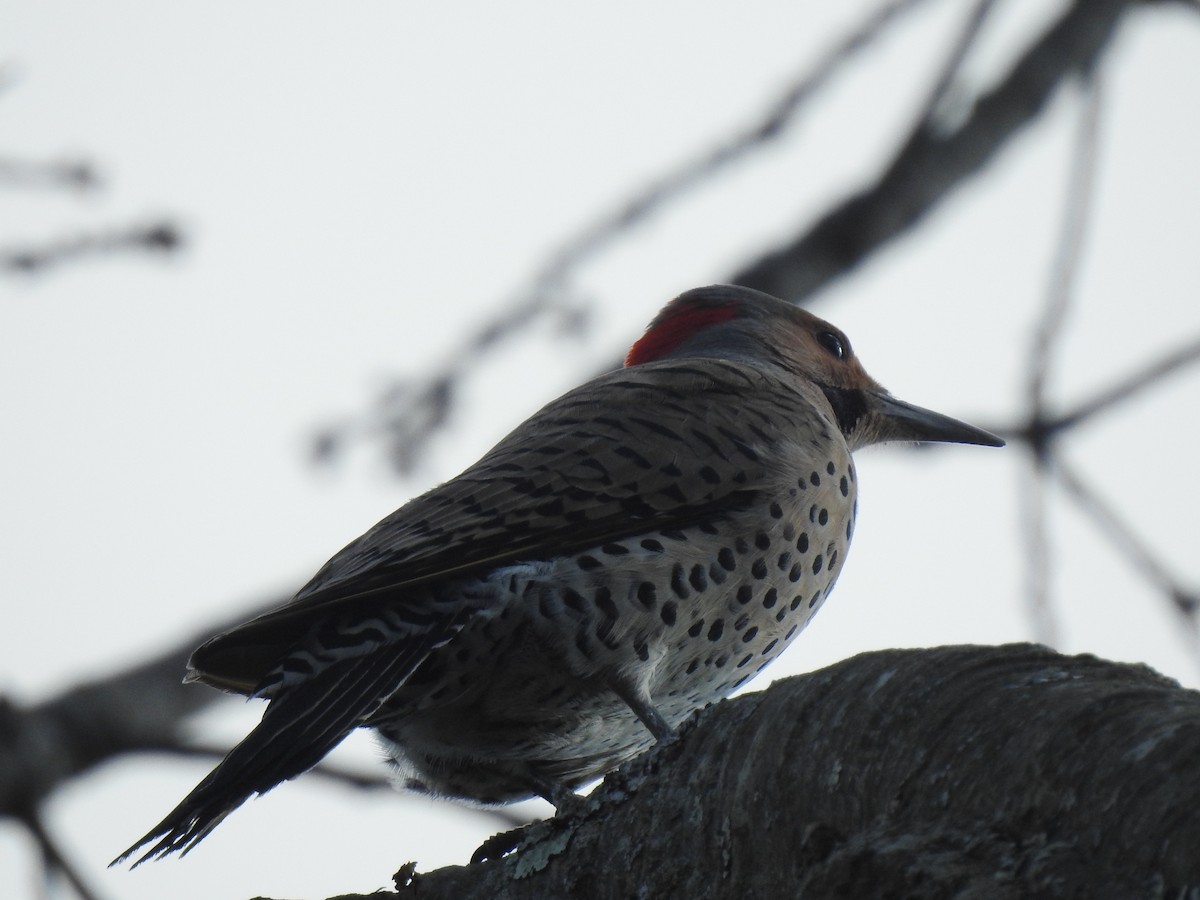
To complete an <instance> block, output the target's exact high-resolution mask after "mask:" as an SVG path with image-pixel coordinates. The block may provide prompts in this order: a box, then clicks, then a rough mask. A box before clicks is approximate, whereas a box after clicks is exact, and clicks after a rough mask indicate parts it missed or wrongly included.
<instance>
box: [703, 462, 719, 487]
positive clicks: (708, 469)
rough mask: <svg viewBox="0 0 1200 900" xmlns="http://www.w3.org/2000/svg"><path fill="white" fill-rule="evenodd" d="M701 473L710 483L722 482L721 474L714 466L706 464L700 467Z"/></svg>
mask: <svg viewBox="0 0 1200 900" xmlns="http://www.w3.org/2000/svg"><path fill="white" fill-rule="evenodd" d="M699 475H700V477H701V478H703V479H704V480H705V481H707V482H708V483H709V484H720V483H721V476H720V475H718V474H717V470H716V469H714V468H713V467H712V466H704V467H703V468H702V469H700V472H699Z"/></svg>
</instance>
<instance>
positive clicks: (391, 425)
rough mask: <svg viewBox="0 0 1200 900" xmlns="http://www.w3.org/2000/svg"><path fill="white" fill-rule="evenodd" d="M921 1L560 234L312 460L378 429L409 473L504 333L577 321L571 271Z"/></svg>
mask: <svg viewBox="0 0 1200 900" xmlns="http://www.w3.org/2000/svg"><path fill="white" fill-rule="evenodd" d="M920 2H923V0H891V2H888V3H886V4H884V5H883V6H881V7H880V8H879V9H878V10H876V11H875V12H873V13H872V14H871V15H869V16H868V17H867V18H866V19H864V20H863V22H862V23H861V24H860V25H859V26H858V27H857V28H855V29H854V30H853V31H852V32H851V33H850V34H848V35H847V36H846V37H844V38H843V39H842V40H840V41H838V42H837V43H836V44H835V45H834V46H833V47H832V48H830V50H828V51H827V52H826V53H825V54H824V55H823V56H822V57H821V58H820V59H819V60H818V61H817V63H816V64H815V65H813V66H811V67H807V68H806V71H805V73H804V74H803V75H802V76H800V77H799V78H798V79H797V80H796V81H795V82H794V83H793V84H792V85H791V86H790V87H789V88H788V89H787V90H786V91H784V93H783V94H782V96H781V97H780V98H779V99H778V100H777V101H776V102H775V103H773V104H771V105H770V107H769V108H768V109H767V112H766V114H765V115H764V116H762V117H761V118H759V119H758V120H757V121H755V122H753V123H751V124H750V125H749V126H747V127H745V128H743V129H742V130H741V131H739V132H738V133H737V134H735V135H734V136H733V137H731V138H729V139H728V140H726V141H724V142H723V143H721V144H719V145H718V146H717V147H716V148H715V149H713V150H711V151H709V152H708V153H705V154H703V155H702V156H700V157H699V158H697V159H695V160H692V161H690V162H687V163H684V164H683V165H681V166H680V167H679V168H678V169H676V170H675V171H673V172H668V173H666V174H665V175H662V176H660V177H659V178H657V179H655V180H654V181H653V182H651V183H650V184H649V185H648V186H646V187H644V188H642V189H641V190H639V191H636V192H635V193H634V194H633V196H632V197H630V198H629V199H627V200H626V201H624V202H623V203H621V204H620V205H619V206H618V207H617V208H616V209H614V210H613V211H611V212H609V213H607V214H604V215H601V216H600V217H599V218H598V219H597V220H596V221H595V222H593V223H592V224H590V225H588V226H586V227H585V228H583V229H582V230H581V231H580V232H579V233H578V234H576V235H575V236H574V237H572V238H570V239H569V240H568V241H566V242H565V243H564V244H563V245H562V247H560V248H559V249H558V250H556V251H555V252H553V253H552V254H551V255H550V257H549V258H548V259H547V260H546V261H545V262H544V263H542V264H541V265H540V266H539V267H538V268H537V270H536V271H535V273H534V275H533V276H532V278H531V279H530V281H529V283H528V285H527V286H526V287H525V288H523V289H521V290H519V291H518V292H517V294H516V297H515V299H513V300H511V301H510V302H508V303H506V304H504V305H503V307H502V309H501V311H500V312H498V313H497V314H496V315H494V316H493V317H492V318H491V319H489V320H488V321H486V322H485V323H484V324H483V325H482V326H481V327H480V328H479V330H478V331H476V332H475V333H473V334H471V335H470V336H469V337H468V338H467V339H466V340H465V341H464V342H463V343H462V345H461V346H460V347H458V348H457V349H456V350H455V351H454V352H452V353H450V354H449V355H448V357H447V359H448V361H447V362H445V363H443V364H442V365H441V366H439V367H437V368H435V369H434V370H433V371H432V374H429V375H426V376H424V377H422V378H420V379H415V378H413V379H401V380H398V381H397V382H395V383H393V385H392V386H391V387H389V388H388V389H387V390H386V391H385V392H384V393H383V395H382V396H381V397H380V398H379V399H378V400H377V401H376V402H375V403H374V404H373V407H372V409H371V410H369V411H368V412H366V413H365V414H361V415H355V416H352V417H349V418H348V419H347V420H346V421H344V422H342V423H339V424H336V425H331V426H326V427H324V428H322V429H321V430H320V431H319V432H318V434H317V435H316V439H315V441H314V444H313V457H314V459H316V460H317V461H322V462H323V461H328V460H330V459H332V458H333V457H334V456H335V455H336V453H337V452H338V451H339V450H340V449H341V447H342V446H343V445H344V444H346V443H347V442H348V440H349V439H351V438H353V437H356V436H372V435H376V434H383V435H384V436H385V438H386V440H387V443H388V453H389V457H390V459H391V461H392V464H393V465H394V467H395V468H396V469H397V471H399V472H402V473H405V472H409V471H411V470H412V468H413V467H414V466H415V465H416V464H417V463H418V462H419V460H420V459H421V456H422V453H423V451H424V449H425V447H426V446H427V443H428V441H429V439H430V437H432V435H433V434H435V433H436V432H437V431H438V429H440V428H441V427H442V426H443V425H445V424H446V422H447V421H448V419H449V417H450V414H451V412H452V409H453V406H454V401H455V399H456V396H457V392H458V389H459V385H460V384H461V382H462V380H463V378H464V377H466V376H467V375H468V374H469V372H470V371H471V370H473V369H474V368H476V367H478V365H479V363H480V360H481V359H482V358H483V357H484V356H485V355H486V353H487V352H488V351H491V350H493V349H495V348H496V347H498V346H499V345H500V344H502V343H503V342H504V341H505V340H508V339H511V338H512V337H513V336H515V335H517V334H520V333H523V332H524V331H525V330H527V328H528V326H529V325H530V324H531V323H533V322H534V321H536V320H538V319H539V318H542V317H544V316H546V315H548V314H551V313H553V314H555V315H558V316H565V317H566V318H565V321H566V322H567V323H568V324H570V325H573V326H575V327H576V328H577V327H578V323H579V322H580V320H581V313H580V309H579V308H578V304H575V308H572V302H571V298H572V296H573V292H572V290H571V289H570V288H569V286H568V284H569V282H570V279H571V275H572V273H573V272H574V271H576V270H577V269H578V268H579V267H580V266H582V265H583V264H584V263H585V262H587V261H588V260H590V259H593V258H595V257H596V256H597V255H599V254H600V253H601V252H602V251H603V250H604V249H606V248H607V247H609V246H610V245H611V244H612V243H613V242H614V241H615V240H617V239H618V238H620V237H622V236H624V235H626V234H627V233H628V232H629V231H631V230H632V229H633V228H634V227H635V226H636V225H638V224H640V223H641V222H643V221H645V220H646V219H647V218H649V217H650V216H651V215H652V214H654V213H656V212H658V211H659V210H661V209H662V208H664V207H665V206H667V205H668V204H669V203H671V202H673V201H675V200H677V199H678V198H680V197H681V196H683V195H684V194H686V193H687V192H689V191H692V190H694V189H696V188H697V187H698V186H700V185H702V184H704V183H706V182H708V181H711V180H712V179H713V178H714V177H715V176H716V175H717V174H719V173H720V172H721V171H723V170H725V169H727V168H728V167H729V166H731V165H732V164H733V163H735V162H738V161H739V160H741V159H743V158H745V157H746V156H747V155H749V154H751V153H753V152H755V151H757V150H760V149H761V148H762V147H763V146H765V145H766V144H768V143H769V142H771V141H772V140H774V139H776V138H778V137H780V136H781V135H782V134H783V133H784V132H785V130H786V129H787V127H788V126H789V125H791V124H793V123H794V122H795V120H796V118H797V115H798V113H799V112H800V111H801V110H802V109H803V108H804V106H805V104H806V103H807V101H808V100H809V99H810V98H811V97H812V96H813V95H814V94H816V93H817V92H818V91H819V90H821V89H822V88H823V87H825V85H826V84H827V83H828V82H829V81H830V79H831V78H832V77H833V76H834V75H835V74H837V73H838V72H839V71H840V70H841V69H842V68H843V67H844V65H845V64H846V63H847V62H849V61H850V60H851V59H853V58H854V57H856V56H857V55H858V54H859V53H860V52H861V51H862V50H864V49H865V48H866V47H868V46H869V45H870V44H871V42H872V41H873V40H874V39H875V38H877V37H879V36H880V35H881V34H882V33H883V32H884V30H885V29H886V28H887V26H889V25H890V24H891V23H892V22H893V21H894V20H895V19H896V18H898V17H899V16H900V15H901V14H903V13H905V12H908V11H909V10H911V9H912V8H914V7H916V6H917V5H918V4H919V3H920Z"/></svg>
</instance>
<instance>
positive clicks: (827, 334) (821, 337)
mask: <svg viewBox="0 0 1200 900" xmlns="http://www.w3.org/2000/svg"><path fill="white" fill-rule="evenodd" d="M817 343H819V344H820V345H821V346H822V347H824V348H825V349H826V350H828V351H829V353H830V355H832V356H833V358H834V359H845V358H846V348H845V346H844V345H843V344H842V339H841V338H840V337H838V336H837V335H836V334H834V333H833V332H832V331H822V332H821V333H820V334H818V335H817Z"/></svg>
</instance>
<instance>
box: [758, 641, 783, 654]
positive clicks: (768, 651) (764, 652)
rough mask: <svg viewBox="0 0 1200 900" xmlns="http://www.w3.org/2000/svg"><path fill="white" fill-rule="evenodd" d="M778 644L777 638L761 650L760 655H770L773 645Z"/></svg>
mask: <svg viewBox="0 0 1200 900" xmlns="http://www.w3.org/2000/svg"><path fill="white" fill-rule="evenodd" d="M778 643H779V638H776V639H775V640H773V641H771V643H769V644H767V646H765V647H763V648H762V655H763V656H766V655H767V654H768V653H770V652H771V651H772V650H774V649H775V645H776V644H778Z"/></svg>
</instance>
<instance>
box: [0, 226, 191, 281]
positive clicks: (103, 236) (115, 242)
mask: <svg viewBox="0 0 1200 900" xmlns="http://www.w3.org/2000/svg"><path fill="white" fill-rule="evenodd" d="M182 243H183V237H182V235H181V233H180V231H179V228H178V226H176V225H175V224H173V223H171V222H165V221H164V222H155V223H153V224H151V225H138V226H134V227H132V228H126V229H114V230H112V231H103V232H97V233H94V234H80V235H76V236H75V237H71V238H64V239H62V240H59V241H54V242H51V243H49V244H46V245H45V246H42V247H28V248H25V249H20V250H14V249H10V250H5V249H0V270H2V269H8V270H10V271H13V272H20V273H23V274H31V273H34V272H39V271H42V270H45V269H48V268H50V267H52V266H56V265H61V264H63V263H65V262H70V261H72V260H76V259H79V258H81V257H85V256H95V255H102V254H111V253H115V252H118V251H124V250H146V251H150V252H154V253H171V252H173V251H175V250H178V249H179V247H180V246H181V245H182Z"/></svg>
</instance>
